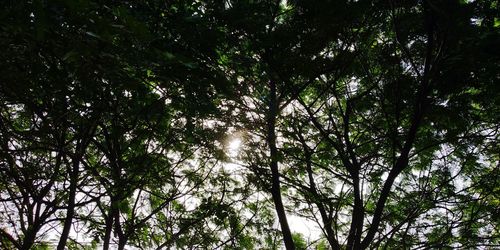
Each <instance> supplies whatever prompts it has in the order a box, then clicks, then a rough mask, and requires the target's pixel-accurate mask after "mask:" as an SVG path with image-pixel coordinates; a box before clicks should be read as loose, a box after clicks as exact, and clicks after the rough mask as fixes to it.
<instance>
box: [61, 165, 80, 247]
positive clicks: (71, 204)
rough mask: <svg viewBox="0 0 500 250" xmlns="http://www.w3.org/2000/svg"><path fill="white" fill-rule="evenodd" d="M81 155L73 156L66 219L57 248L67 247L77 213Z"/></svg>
mask: <svg viewBox="0 0 500 250" xmlns="http://www.w3.org/2000/svg"><path fill="white" fill-rule="evenodd" d="M79 165H80V157H74V158H73V164H72V168H71V169H70V180H69V181H70V184H69V197H68V208H67V209H66V219H65V220H64V227H63V231H62V233H61V238H60V239H59V243H58V244H57V250H64V248H65V247H66V242H67V241H68V237H69V232H70V229H71V225H72V224H73V217H74V215H75V199H76V188H77V186H78V175H79V167H80V166H79Z"/></svg>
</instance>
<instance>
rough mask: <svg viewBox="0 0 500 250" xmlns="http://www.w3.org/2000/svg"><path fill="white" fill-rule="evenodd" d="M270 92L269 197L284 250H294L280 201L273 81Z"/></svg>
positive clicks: (276, 108)
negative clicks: (270, 183) (270, 197)
mask: <svg viewBox="0 0 500 250" xmlns="http://www.w3.org/2000/svg"><path fill="white" fill-rule="evenodd" d="M270 92H271V93H270V96H269V113H268V117H267V143H268V144H269V150H270V155H271V162H270V167H271V176H272V177H271V181H272V186H271V195H272V198H273V202H274V206H275V208H276V213H277V214H278V220H279V223H280V226H281V232H282V234H283V241H284V243H285V247H286V249H288V250H291V249H295V244H294V243H293V238H292V233H291V231H290V227H289V226H288V221H287V218H286V213H285V208H284V206H283V201H282V199H281V188H280V177H279V170H278V149H277V148H276V131H275V129H276V128H275V126H276V116H277V110H278V104H277V100H276V83H275V82H273V81H270Z"/></svg>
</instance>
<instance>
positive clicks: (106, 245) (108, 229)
mask: <svg viewBox="0 0 500 250" xmlns="http://www.w3.org/2000/svg"><path fill="white" fill-rule="evenodd" d="M114 206H115V199H114V198H113V197H111V208H110V211H109V213H108V215H107V216H106V217H105V219H106V221H105V223H106V227H105V229H104V239H103V243H102V249H103V250H108V249H109V243H110V241H111V232H112V230H113V219H114V218H113V212H112V209H113V207H114Z"/></svg>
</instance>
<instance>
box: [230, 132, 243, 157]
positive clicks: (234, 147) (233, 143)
mask: <svg viewBox="0 0 500 250" xmlns="http://www.w3.org/2000/svg"><path fill="white" fill-rule="evenodd" d="M241 143H242V141H241V138H238V137H236V138H232V139H231V140H230V141H229V142H228V144H227V149H228V155H229V156H230V157H236V156H237V155H238V152H239V150H240V147H241Z"/></svg>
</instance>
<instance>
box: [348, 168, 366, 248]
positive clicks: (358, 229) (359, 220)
mask: <svg viewBox="0 0 500 250" xmlns="http://www.w3.org/2000/svg"><path fill="white" fill-rule="evenodd" d="M352 179H353V182H352V183H353V191H354V207H353V211H352V217H351V228H350V230H349V236H348V239H347V249H359V248H360V243H361V233H362V231H363V220H364V211H363V210H364V209H363V199H362V198H361V190H360V186H359V173H358V171H357V170H356V171H354V173H353V177H352Z"/></svg>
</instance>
